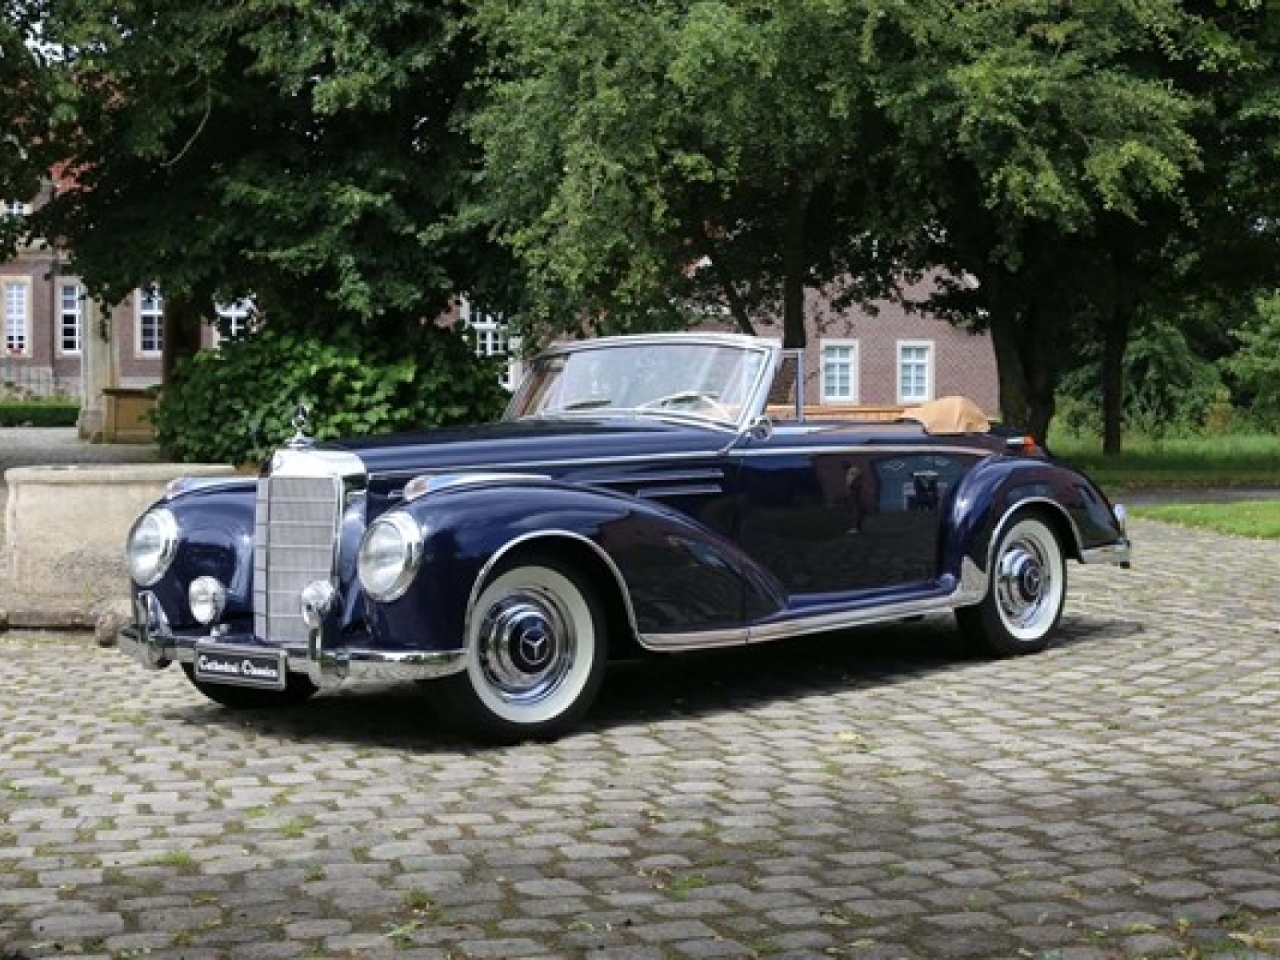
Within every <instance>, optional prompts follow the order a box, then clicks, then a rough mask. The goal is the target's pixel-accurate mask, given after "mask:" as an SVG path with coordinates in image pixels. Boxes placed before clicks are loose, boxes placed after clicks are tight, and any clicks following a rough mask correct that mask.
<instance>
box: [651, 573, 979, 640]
mask: <svg viewBox="0 0 1280 960" xmlns="http://www.w3.org/2000/svg"><path fill="white" fill-rule="evenodd" d="M966 596H967V594H966V590H965V588H964V587H963V586H961V587H957V588H956V589H955V590H954V591H952V592H951V593H949V594H947V595H945V596H941V597H926V598H924V599H921V600H904V601H901V602H899V603H887V604H883V605H881V606H877V607H867V608H865V609H862V610H842V611H839V612H837V613H822V614H817V615H814V616H808V617H797V618H795V619H793V620H786V621H781V622H778V623H770V624H766V625H764V626H760V627H744V628H730V629H727V630H702V631H698V632H694V633H646V634H641V635H640V645H641V646H642V647H644V648H645V649H646V650H654V651H661V652H663V653H674V652H679V651H686V650H705V649H708V648H712V647H729V646H741V645H743V644H748V643H765V642H769V641H773V640H783V639H787V638H789V637H800V636H804V635H806V634H810V633H823V632H825V631H828V630H841V629H845V628H848V627H862V626H867V625H869V624H873V623H884V622H886V621H889V620H900V619H903V618H904V617H920V616H926V615H928V614H934V613H950V612H951V611H952V610H954V609H955V608H956V607H957V606H963V605H964V602H972V601H968V600H965V601H964V602H961V598H964V597H966Z"/></svg>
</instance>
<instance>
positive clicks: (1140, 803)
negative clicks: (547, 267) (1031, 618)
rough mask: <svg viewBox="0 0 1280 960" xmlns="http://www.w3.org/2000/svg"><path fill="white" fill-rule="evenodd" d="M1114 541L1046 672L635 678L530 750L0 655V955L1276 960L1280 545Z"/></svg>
mask: <svg viewBox="0 0 1280 960" xmlns="http://www.w3.org/2000/svg"><path fill="white" fill-rule="evenodd" d="M1135 540H1136V543H1137V551H1136V563H1137V566H1136V567H1135V569H1133V570H1132V571H1128V572H1125V571H1118V570H1112V569H1110V568H1108V569H1095V568H1089V569H1082V568H1079V567H1076V566H1073V567H1072V568H1071V575H1072V577H1073V583H1072V605H1071V608H1070V611H1069V613H1068V617H1067V619H1066V620H1065V621H1064V626H1065V638H1064V641H1063V642H1062V644H1061V645H1059V646H1057V647H1055V648H1054V649H1052V650H1050V651H1049V652H1047V653H1046V654H1043V655H1040V656H1036V657H1029V658H1025V659H1017V660H1005V661H987V660H982V659H977V658H974V657H972V656H968V655H966V654H965V652H964V651H963V649H962V648H961V647H960V645H959V643H958V641H957V639H956V636H955V634H954V631H953V630H952V629H951V624H950V622H949V621H947V620H933V621H923V622H920V623H916V624H909V625H897V626H893V627H889V628H885V629H877V630H867V631H863V632H861V633H856V634H843V635H839V636H832V637H824V638H820V639H816V640H806V641H798V642H792V643H789V644H779V645H774V646H771V647H767V648H760V649H754V650H748V651H735V652H727V653H719V654H716V655H714V656H710V655H708V656H696V657H688V658H685V659H680V660H666V661H657V662H651V663H644V664H636V665H623V666H619V667H615V668H614V669H613V670H612V671H611V673H610V675H609V677H608V679H607V682H606V687H605V690H604V693H603V697H602V702H601V704H600V705H599V707H598V708H597V709H596V710H595V711H594V713H593V714H592V716H591V718H590V722H589V723H588V724H587V726H586V728H585V729H584V730H583V731H582V732H581V733H579V734H577V735H574V736H570V737H567V738H565V739H563V740H561V741H560V742H558V743H554V744H546V745H526V746H521V747H516V748H503V749H495V748H479V747H475V746H473V745H470V744H467V743H465V742H463V741H461V740H459V739H457V738H456V737H454V736H453V735H451V734H449V733H447V732H446V731H444V730H443V728H442V727H440V726H439V724H438V723H436V722H435V721H434V720H432V719H431V718H430V716H429V715H428V713H427V710H426V704H427V701H428V699H429V696H430V688H429V687H428V688H425V689H420V688H418V687H410V688H404V687H387V688H384V689H378V690H374V691H368V690H366V691H364V692H361V693H358V694H357V693H344V694H326V695H323V696H321V697H319V698H317V699H316V700H314V701H312V702H311V703H309V704H307V705H305V706H303V707H300V708H296V709H293V710H288V711H283V712H276V713H271V712H242V713H232V712H229V711H225V710H223V709H221V708H218V707H215V706H213V705H211V704H208V703H206V702H204V701H203V700H202V698H201V697H200V696H199V695H198V694H197V693H196V692H195V691H194V690H192V689H191V688H189V686H188V685H187V684H186V681H185V679H184V678H183V676H182V674H181V673H179V672H178V671H177V670H174V669H171V670H168V671H165V672H162V673H158V674H148V673H144V672H142V671H140V670H139V669H137V668H135V667H134V666H133V665H132V664H131V663H130V662H128V661H126V660H125V659H124V658H123V657H121V656H120V655H119V654H118V653H117V652H115V651H112V650H101V649H97V648H94V647H93V646H92V645H91V644H87V643H83V642H80V641H77V640H75V639H52V640H50V639H40V638H33V637H22V636H12V635H11V636H9V637H5V638H0V652H2V653H3V655H4V658H5V662H6V663H7V665H8V669H7V678H6V680H5V682H4V683H3V685H0V758H2V761H3V767H0V814H3V820H2V822H0V956H6V955H12V956H23V957H51V956H68V955H81V954H83V955H90V956H93V957H102V958H107V957H110V958H126V957H136V958H141V957H144V956H146V957H150V958H179V957H180V958H184V960H215V958H236V960H238V958H245V960H256V958H263V960H270V958H290V957H303V958H310V957H350V958H354V957H393V956H394V957H405V958H410V957H421V958H447V957H452V958H477V960H479V958H510V957H596V958H602V960H604V958H618V960H623V958H625V960H632V958H634V960H649V958H654V960H657V958H686V957H687V958H718V957H762V958H763V957H768V958H779V957H832V956H850V957H863V958H881V957H895V958H897V957H901V958H932V957H982V958H987V957H1009V958H1019V957H1026V958H1045V960H1048V958H1061V960H1092V958H1113V957H1125V958H1128V957H1184V958H1210V957H1212V958H1220V957H1280V612H1278V608H1277V601H1278V598H1277V595H1276V593H1277V591H1276V585H1277V582H1278V580H1277V573H1276V571H1277V570H1280V546H1278V545H1277V544H1275V543H1263V542H1253V541H1247V540H1239V539H1231V538H1227V537H1219V536H1213V535H1207V534H1200V533H1188V532H1185V531H1182V530H1179V529H1178V528H1175V527H1171V526H1164V525H1160V524H1155V523H1149V522H1148V523H1138V524H1135Z"/></svg>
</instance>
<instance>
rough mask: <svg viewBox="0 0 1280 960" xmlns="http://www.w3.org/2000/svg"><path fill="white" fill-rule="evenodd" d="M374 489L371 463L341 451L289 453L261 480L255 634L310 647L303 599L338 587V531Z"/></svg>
mask: <svg viewBox="0 0 1280 960" xmlns="http://www.w3.org/2000/svg"><path fill="white" fill-rule="evenodd" d="M366 485H367V474H366V473H365V468H364V464H363V463H362V462H361V460H360V458H359V457H357V456H356V455H355V454H352V453H346V452H344V451H338V450H314V449H305V448H304V449H283V450H277V451H276V452H275V454H273V455H272V457H271V463H270V466H269V467H268V469H267V470H266V471H264V473H263V474H262V476H261V477H259V478H258V496H257V503H256V506H255V510H254V525H253V630H254V633H255V634H256V635H257V636H258V637H259V638H260V639H262V640H265V641H267V642H268V643H271V644H273V645H278V646H284V647H293V648H297V647H302V648H305V647H306V646H307V635H308V630H307V625H306V623H305V622H304V621H303V619H302V605H301V599H300V598H301V594H302V590H303V588H304V587H306V586H307V584H309V583H312V582H313V581H316V580H327V581H329V582H330V583H332V584H333V586H335V587H337V586H338V585H339V584H338V578H337V569H338V545H339V531H340V529H341V525H342V515H343V512H344V511H345V509H346V505H347V502H348V498H349V497H350V496H351V495H352V494H356V493H359V492H362V491H363V490H364V488H365V486H366Z"/></svg>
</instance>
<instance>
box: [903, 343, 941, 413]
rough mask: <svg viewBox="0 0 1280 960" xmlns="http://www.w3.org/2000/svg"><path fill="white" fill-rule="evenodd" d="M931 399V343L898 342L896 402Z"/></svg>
mask: <svg viewBox="0 0 1280 960" xmlns="http://www.w3.org/2000/svg"><path fill="white" fill-rule="evenodd" d="M932 399H933V343H932V342H929V341H919V342H912V341H902V342H900V343H899V344H898V402H899V403H924V402H925V401H926V400H932Z"/></svg>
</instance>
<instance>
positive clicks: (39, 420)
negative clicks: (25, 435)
mask: <svg viewBox="0 0 1280 960" xmlns="http://www.w3.org/2000/svg"><path fill="white" fill-rule="evenodd" d="M79 419H80V402H79V401H78V400H61V399H56V398H55V399H50V400H0V427H74V426H75V425H76V422H77V421H78V420H79Z"/></svg>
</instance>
